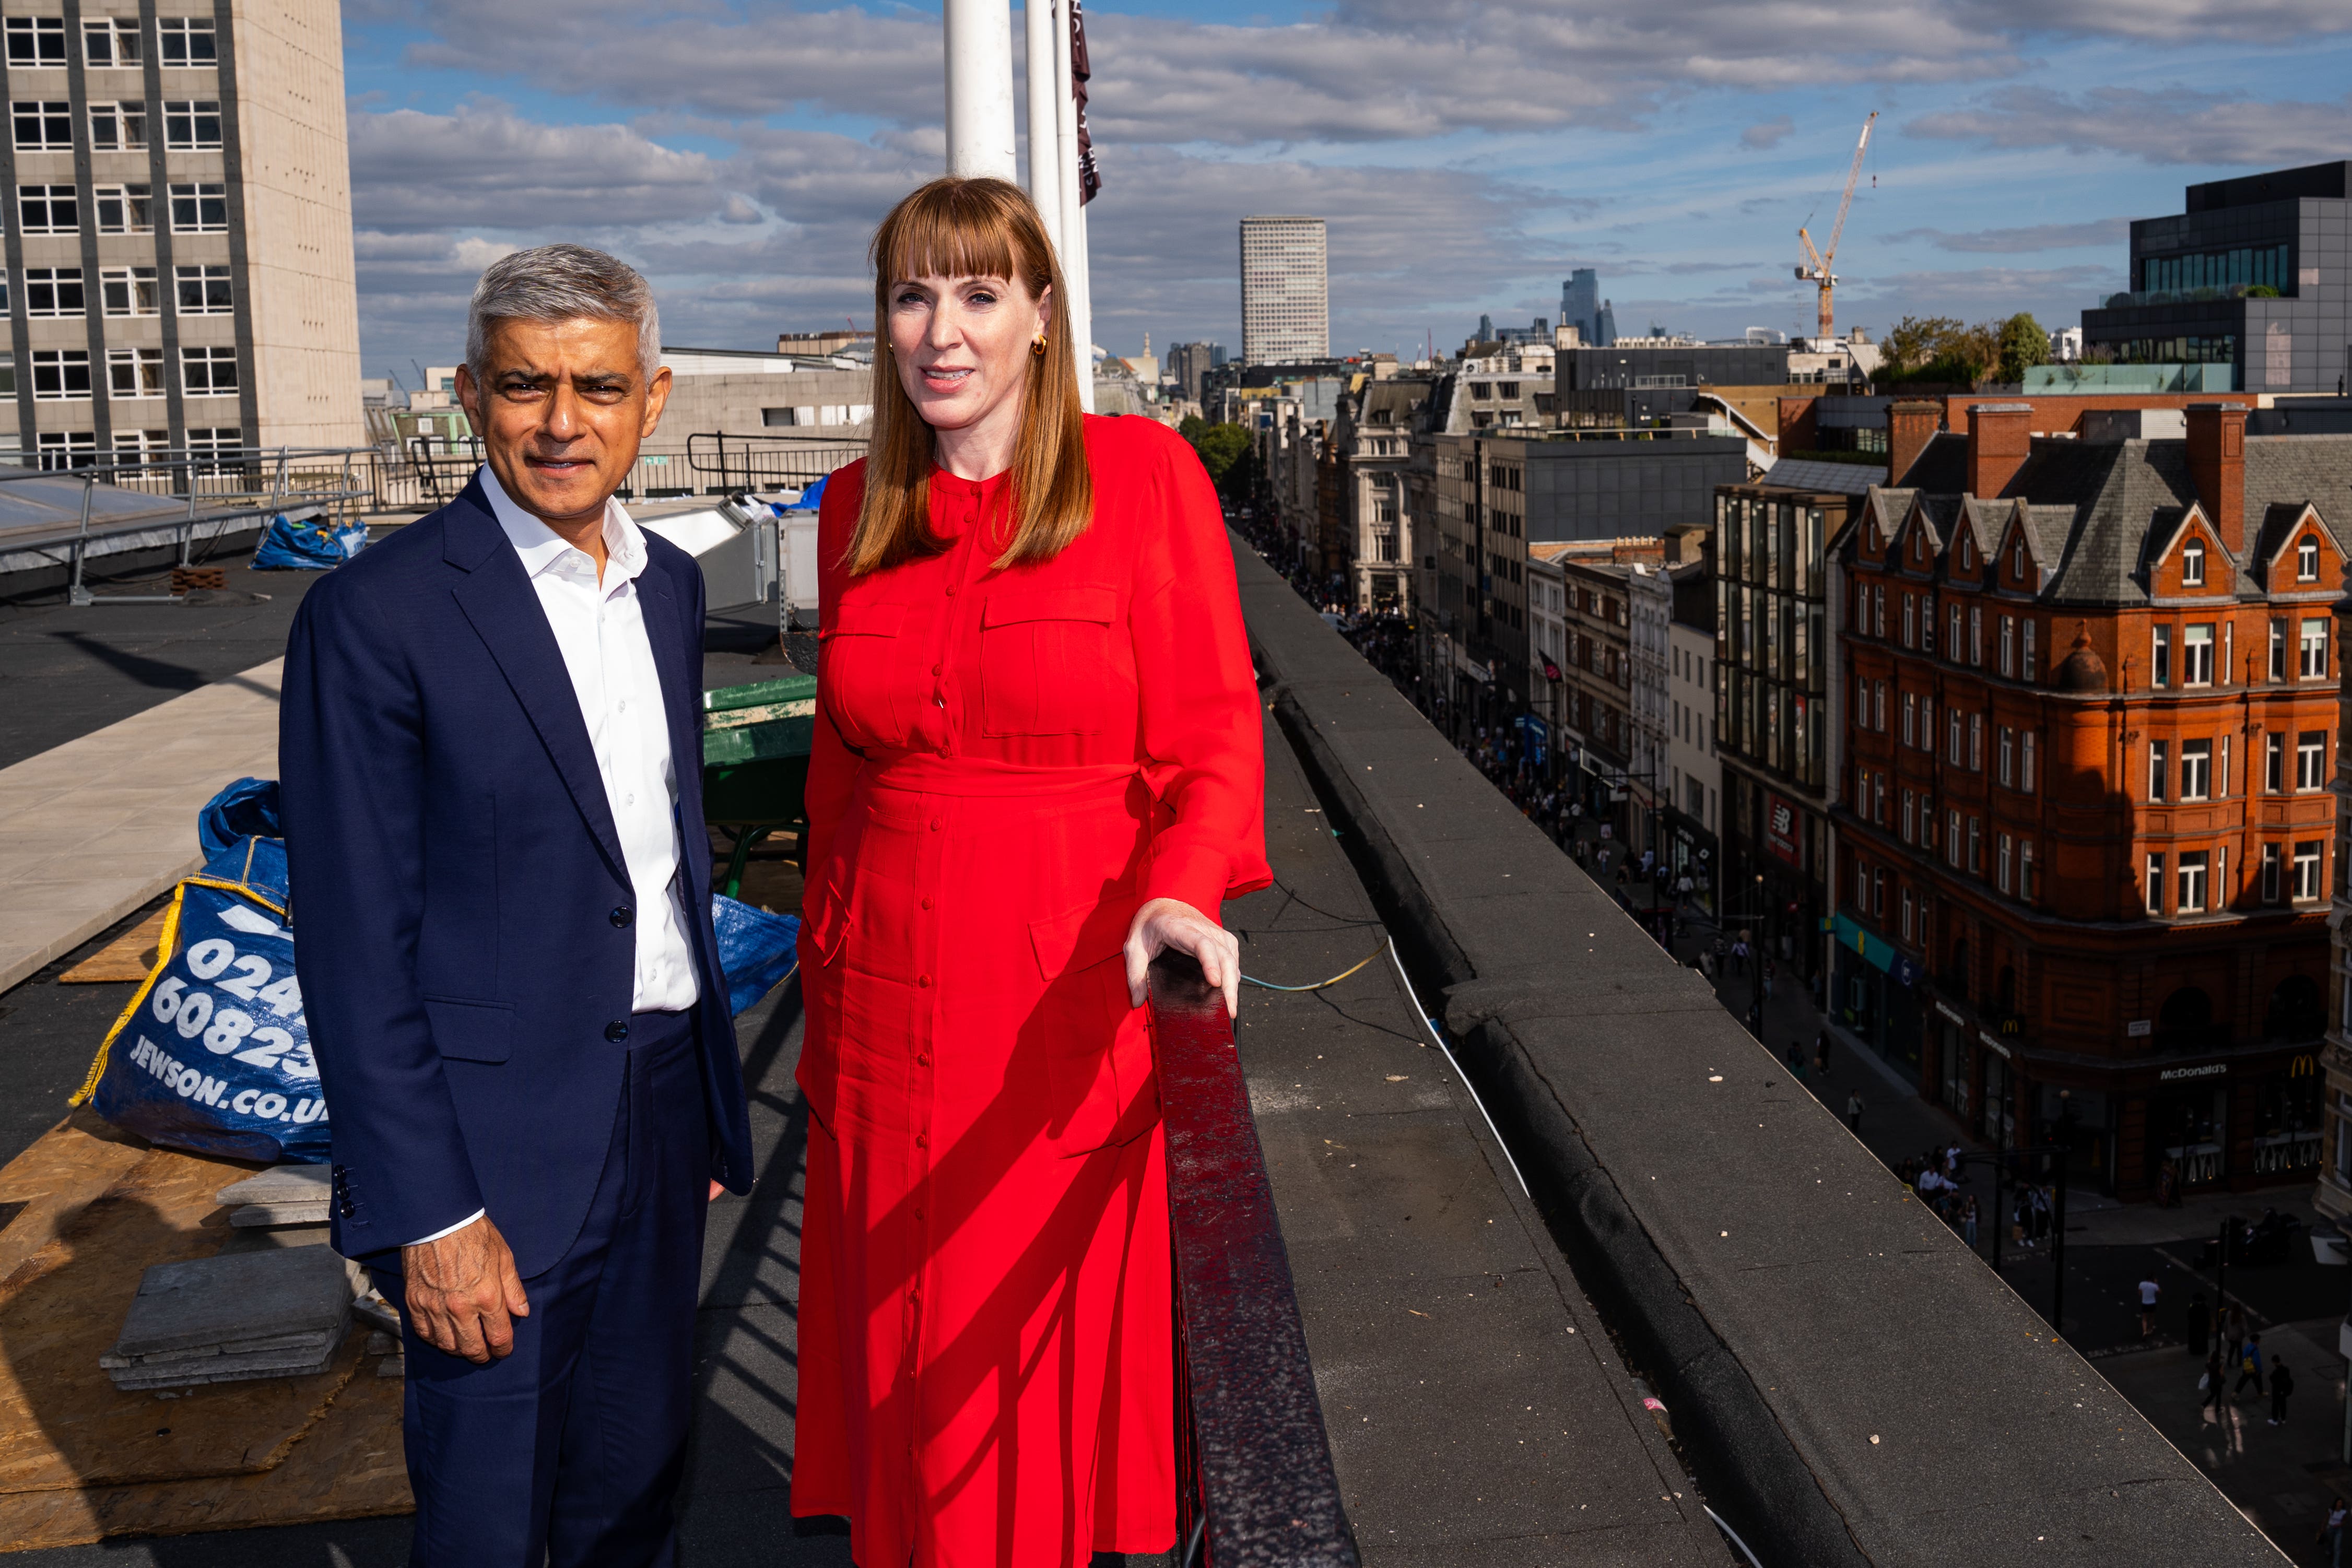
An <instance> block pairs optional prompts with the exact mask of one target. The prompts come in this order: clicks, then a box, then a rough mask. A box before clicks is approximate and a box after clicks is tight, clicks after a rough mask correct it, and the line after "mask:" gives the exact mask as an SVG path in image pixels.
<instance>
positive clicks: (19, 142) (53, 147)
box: [8, 99, 73, 152]
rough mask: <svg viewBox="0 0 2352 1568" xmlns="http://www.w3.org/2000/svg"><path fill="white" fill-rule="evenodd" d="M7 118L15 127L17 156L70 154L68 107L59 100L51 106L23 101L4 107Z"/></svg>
mask: <svg viewBox="0 0 2352 1568" xmlns="http://www.w3.org/2000/svg"><path fill="white" fill-rule="evenodd" d="M8 117H9V119H10V120H13V121H14V122H15V124H16V151H17V152H72V151H73V105H72V104H71V103H69V102H67V101H65V100H64V99H58V100H57V101H54V102H44V101H33V100H27V101H24V102H19V103H12V104H10V105H9V106H8Z"/></svg>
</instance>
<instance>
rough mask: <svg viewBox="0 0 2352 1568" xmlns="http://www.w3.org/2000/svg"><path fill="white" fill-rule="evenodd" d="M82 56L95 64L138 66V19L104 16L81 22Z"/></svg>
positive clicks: (139, 54)
mask: <svg viewBox="0 0 2352 1568" xmlns="http://www.w3.org/2000/svg"><path fill="white" fill-rule="evenodd" d="M81 55H82V58H83V60H84V61H85V62H87V63H88V64H89V65H92V66H135V65H137V64H138V63H139V61H140V57H141V50H140V47H139V18H138V17H136V16H105V17H100V18H97V19H95V20H90V21H85V22H83V23H82V25H81Z"/></svg>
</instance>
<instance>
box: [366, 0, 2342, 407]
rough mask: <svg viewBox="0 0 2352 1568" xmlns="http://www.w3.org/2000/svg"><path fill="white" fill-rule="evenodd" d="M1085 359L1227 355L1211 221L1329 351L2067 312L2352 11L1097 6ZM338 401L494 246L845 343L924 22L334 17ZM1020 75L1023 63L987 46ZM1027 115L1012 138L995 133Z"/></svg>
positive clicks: (931, 165) (905, 143)
mask: <svg viewBox="0 0 2352 1568" xmlns="http://www.w3.org/2000/svg"><path fill="white" fill-rule="evenodd" d="M1087 18H1088V38H1089V42H1090V44H1091V46H1092V50H1093V59H1094V72H1095V74H1094V80H1093V84H1092V87H1093V95H1092V117H1093V125H1094V132H1095V141H1096V147H1097V154H1098V157H1099V158H1100V161H1101V163H1102V166H1103V172H1104V189H1103V193H1102V195H1101V196H1100V197H1099V198H1098V199H1097V201H1096V202H1095V203H1094V204H1092V205H1090V206H1089V207H1088V209H1087V214H1088V219H1089V225H1090V226H1089V231H1088V233H1089V241H1090V245H1091V246H1092V251H1093V257H1094V299H1095V306H1094V309H1095V338H1096V340H1097V342H1098V343H1100V344H1101V345H1102V346H1103V347H1105V348H1107V349H1108V350H1111V351H1113V352H1115V353H1132V352H1135V351H1136V350H1138V349H1139V347H1140V346H1141V340H1142V337H1143V334H1144V333H1146V332H1147V331H1148V332H1150V334H1151V338H1152V341H1153V343H1154V345H1155V346H1163V347H1164V345H1166V344H1167V343H1169V342H1171V341H1177V340H1192V339H1202V338H1209V339H1214V340H1218V341H1221V342H1223V343H1225V344H1226V345H1228V346H1229V347H1237V346H1238V341H1239V336H1240V333H1239V318H1240V302H1239V298H1238V292H1239V284H1238V281H1237V275H1238V254H1237V253H1238V241H1237V237H1236V227H1235V225H1236V224H1237V222H1238V220H1239V219H1240V218H1241V217H1243V216H1244V214H1249V213H1257V212H1280V213H1311V214H1320V215H1322V216H1324V217H1326V218H1328V220H1329V221H1330V225H1331V226H1330V247H1331V317H1332V323H1331V324H1332V340H1333V348H1334V350H1337V351H1340V352H1351V351H1353V350H1357V349H1360V348H1363V349H1371V350H1385V351H1394V352H1401V353H1403V354H1405V355H1406V356H1407V357H1412V356H1415V355H1417V354H1418V352H1419V351H1420V348H1421V346H1422V345H1423V343H1424V342H1425V341H1430V340H1434V342H1435V343H1436V344H1437V346H1438V347H1439V349H1440V350H1446V349H1450V348H1454V347H1458V345H1459V344H1460V343H1461V341H1462V340H1463V339H1464V338H1465V336H1467V335H1468V334H1469V332H1470V331H1471V330H1472V329H1473V328H1474V327H1475V324H1476V321H1477V318H1478V316H1479V315H1480V313H1482V312H1488V313H1491V314H1492V315H1493V316H1494V317H1495V319H1496V320H1497V321H1499V322H1520V323H1524V322H1525V321H1527V320H1528V319H1530V318H1532V317H1535V316H1538V315H1540V316H1546V317H1551V316H1555V315H1556V314H1557V313H1558V309H1559V290H1560V282H1561V280H1562V279H1563V278H1564V277H1567V275H1568V272H1569V269H1570V268H1571V267H1595V268H1597V269H1598V270H1599V272H1600V275H1601V288H1602V292H1603V293H1604V294H1606V295H1608V296H1609V297H1610V298H1612V300H1613V301H1614V302H1615V306H1616V317H1617V324H1618V329H1619V330H1620V332H1635V331H1640V330H1643V329H1645V328H1647V327H1649V326H1650V325H1651V324H1652V323H1656V324H1658V325H1660V326H1663V327H1665V328H1667V329H1675V330H1684V331H1692V332H1697V333H1700V334H1703V335H1706V336H1711V337H1723V336H1732V335H1736V334H1738V332H1739V331H1740V330H1741V329H1745V328H1748V327H1751V326H1760V327H1771V328H1778V329H1782V330H1788V331H1810V330H1811V323H1812V315H1813V309H1812V298H1811V288H1810V287H1809V286H1807V285H1803V284H1800V283H1799V282H1797V281H1796V279H1795V277H1793V271H1794V267H1795V265H1796V263H1797V261H1798V259H1799V257H1798V254H1797V237H1796V230H1797V226H1798V225H1800V224H1802V223H1807V222H1811V224H1812V225H1813V226H1814V230H1815V233H1816V234H1817V235H1819V234H1820V233H1821V232H1822V230H1823V229H1825V228H1826V227H1827V225H1828V224H1829V223H1830V222H1831V221H1832V218H1833V217H1834V214H1835V211H1836V206H1837V198H1838V191H1839V188H1840V186H1841V185H1842V184H1843V180H1844V176H1845V171H1846V167H1847V164H1848V162H1849V161H1850V159H1851V158H1852V155H1853V144H1854V140H1855V136H1856V134H1857V132H1858V131H1859V130H1860V128H1861V126H1862V123H1863V120H1864V116H1865V115H1867V114H1869V113H1870V112H1871V111H1872V110H1876V111H1878V115H1879V119H1878V122H1877V129H1876V131H1874V133H1873V138H1872V145H1871V152H1870V155H1869V158H1868V159H1867V161H1866V162H1865V164H1864V172H1863V177H1862V181H1861V185H1860V188H1859V190H1858V191H1857V193H1856V194H1855V198H1854V205H1853V216H1852V217H1851V218H1850V219H1849V221H1848V223H1847V226H1846V231H1845V237H1844V242H1843V246H1842V248H1841V249H1840V251H1839V254H1838V256H1837V271H1838V274H1839V276H1840V278H1841V283H1840V287H1839V292H1838V299H1839V312H1838V324H1839V327H1840V329H1841V330H1843V329H1844V328H1846V327H1849V326H1863V327H1866V328H1869V329H1872V330H1873V332H1874V333H1878V332H1883V331H1884V330H1885V328H1886V327H1887V326H1888V325H1890V324H1891V323H1892V322H1893V321H1894V320H1895V319H1897V318H1899V317H1901V316H1903V315H1905V314H1913V313H1916V314H1945V315H1954V316H1959V317H1963V318H1966V319H1981V318H1983V317H1987V316H1990V315H1994V314H2003V315H2005V314H2007V313H2009V312H2011V311H2013V310H2019V309H2027V310H2032V311H2033V312H2034V313H2035V314H2036V315H2038V316H2039V317H2040V318H2041V319H2042V321H2043V322H2044V323H2045V324H2047V325H2052V326H2056V325H2063V324H2071V323H2073V322H2074V320H2075V319H2077V316H2078V313H2079V312H2080V311H2081V310H2082V309H2083V308H2084V307H2085V306H2087V305H2090V304H2092V303H2094V302H2095V299H2096V298H2097V297H2098V296H2100V295H2101V294H2103V293H2105V292H2107V291H2110V290H2113V289H2116V288H2119V287H2122V286H2123V282H2124V260H2125V254H2126V225H2127V224H2128V222H2129V220H2130V219H2132V218H2134V217H2148V216H2156V215H2160V214H2167V213H2174V212H2178V211H2179V210H2180V203H2181V187H2182V186H2183V185H2185V184H2188V183H2193V182H2196V181H2200V180H2207V179H2213V178H2218V177H2221V176H2224V175H2229V174H2234V173H2242V172H2250V171H2252V170H2257V169H2264V168H2274V167H2282V166H2286V165H2292V164H2297V163H2308V162H2319V161H2322V160H2326V159H2336V158H2347V157H2352V93H2347V84H2352V0H1673V3H1672V4H1658V3H1656V0H1650V3H1648V4H1633V3H1628V0H1514V3H1510V4H1499V3H1490V4H1475V3H1471V0H1336V3H1330V4H1279V3H1277V4H1274V5H1265V4H1260V5H1250V4H1245V3H1244V4H1228V3H1227V0H1089V4H1088V8H1087ZM343 22H344V29H345V32H344V63H345V77H346V79H345V89H346V91H347V94H348V97H349V104H350V117H351V154H352V203H353V207H354V213H355V219H356V225H357V229H358V255H359V279H360V322H361V350H362V360H363V361H364V364H365V367H366V371H367V373H368V374H370V375H383V374H386V373H394V374H396V375H398V377H399V378H400V380H401V381H402V382H404V383H405V384H408V385H414V384H415V371H414V370H413V369H412V362H422V363H436V362H440V363H446V362H447V361H449V360H450V359H451V358H452V357H453V356H454V354H455V352H456V350H457V348H458V346H459V343H460V340H462V338H463V335H464V324H465V302H466V297H467V292H468V290H469V289H470V288H471V287H472V283H473V279H474V277H475V276H476V275H477V274H478V272H479V271H480V269H481V267H483V266H484V265H485V264H487V263H488V261H489V260H491V259H492V258H494V257H496V256H499V255H500V254H502V253H504V252H505V251H507V250H509V249H512V248H514V247H516V246H526V245H532V244H538V243H541V242H544V241H547V240H552V239H571V240H581V241H584V242H586V243H589V244H593V245H598V246H604V248H606V249H609V250H612V251H613V252H614V253H615V254H617V255H619V256H623V257H625V258H626V259H627V260H629V261H631V262H632V263H634V264H635V265H636V266H637V267H640V268H641V269H643V270H644V271H645V272H646V274H647V275H648V276H649V277H652V278H653V279H654V281H655V284H656V287H657V289H658V290H659V293H660V297H661V302H662V317H663V328H664V331H663V336H664V338H665V339H666V340H667V341H668V342H670V343H671V344H673V345H692V346H696V347H704V348H741V349H754V348H769V347H772V345H773V343H774V340H775V334H776V333H777V331H779V330H780V329H818V328H824V327H829V326H838V325H841V324H842V323H843V322H844V320H845V319H854V320H855V321H856V324H857V325H859V326H860V327H867V326H871V324H872V321H871V312H872V308H873V305H872V299H873V294H872V285H871V283H870V281H869V280H868V278H867V277H866V271H865V246H866V238H867V236H868V235H869V234H870V233H871V232H872V229H873V226H874V225H875V223H876V222H877V220H878V219H879V218H880V216H881V215H882V214H883V213H884V212H885V211H886V210H887V208H888V206H889V204H890V203H891V202H892V201H893V200H894V199H896V198H897V197H898V195H899V194H901V193H904V192H905V191H907V190H908V189H909V188H911V187H912V186H913V185H915V184H916V183H919V182H920V181H922V180H924V179H926V178H929V176H931V175H933V174H935V173H937V172H940V168H941V166H942V162H943V159H944V145H945V144H944V138H943V136H942V133H941V130H940V124H941V110H940V100H941V81H942V66H941V60H940V17H939V12H938V9H937V7H936V5H931V6H923V5H890V4H884V3H880V0H868V3H866V4H862V5H855V4H840V3H829V0H572V3H571V4H569V5H564V6H562V7H551V6H549V5H546V4H545V3H544V0H344V5H343ZM1021 31H1022V29H1021V24H1020V19H1019V17H1018V16H1017V15H1016V16H1015V17H1014V18H1013V37H1014V41H1015V47H1016V49H1017V48H1018V47H1019V42H1020V37H1021ZM1024 124H1025V121H1024Z"/></svg>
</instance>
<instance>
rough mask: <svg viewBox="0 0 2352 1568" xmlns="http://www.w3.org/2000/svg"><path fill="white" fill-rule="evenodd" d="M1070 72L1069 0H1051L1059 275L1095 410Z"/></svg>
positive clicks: (1082, 399) (1088, 403)
mask: <svg viewBox="0 0 2352 1568" xmlns="http://www.w3.org/2000/svg"><path fill="white" fill-rule="evenodd" d="M1073 85H1074V84H1073V82H1072V79H1071V76H1070V0H1054V120H1055V141H1056V143H1057V144H1058V148H1059V153H1060V156H1059V157H1058V158H1057V159H1056V161H1055V162H1056V172H1058V174H1059V175H1060V182H1059V183H1060V185H1061V192H1060V205H1061V218H1062V280H1063V282H1064V283H1065V284H1066V285H1067V286H1068V287H1069V290H1070V298H1069V299H1068V300H1067V301H1066V306H1067V308H1068V310H1069V322H1070V345H1071V349H1072V350H1073V351H1074V352H1075V353H1076V355H1077V358H1078V365H1077V370H1078V402H1079V404H1080V406H1082V407H1083V408H1085V410H1086V411H1087V413H1094V411H1095V356H1094V309H1093V299H1092V298H1091V294H1092V289H1091V288H1090V287H1089V281H1088V278H1087V209H1086V204H1085V203H1084V202H1083V201H1082V200H1081V199H1080V195H1081V193H1080V191H1079V186H1078V101H1077V98H1076V94H1075V92H1074V91H1073Z"/></svg>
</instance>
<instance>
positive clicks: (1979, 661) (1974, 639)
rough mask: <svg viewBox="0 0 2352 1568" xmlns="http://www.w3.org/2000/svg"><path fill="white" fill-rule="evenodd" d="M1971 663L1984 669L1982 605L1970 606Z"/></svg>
mask: <svg viewBox="0 0 2352 1568" xmlns="http://www.w3.org/2000/svg"><path fill="white" fill-rule="evenodd" d="M1961 542H1962V543H1963V544H1965V543H1966V542H1967V541H1966V540H1962V541H1961ZM1969 664H1974V665H1975V666H1976V667H1977V668H1978V669H1979V670H1981V669H1983V668H1984V606H1982V605H1980V604H1971V605H1969Z"/></svg>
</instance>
